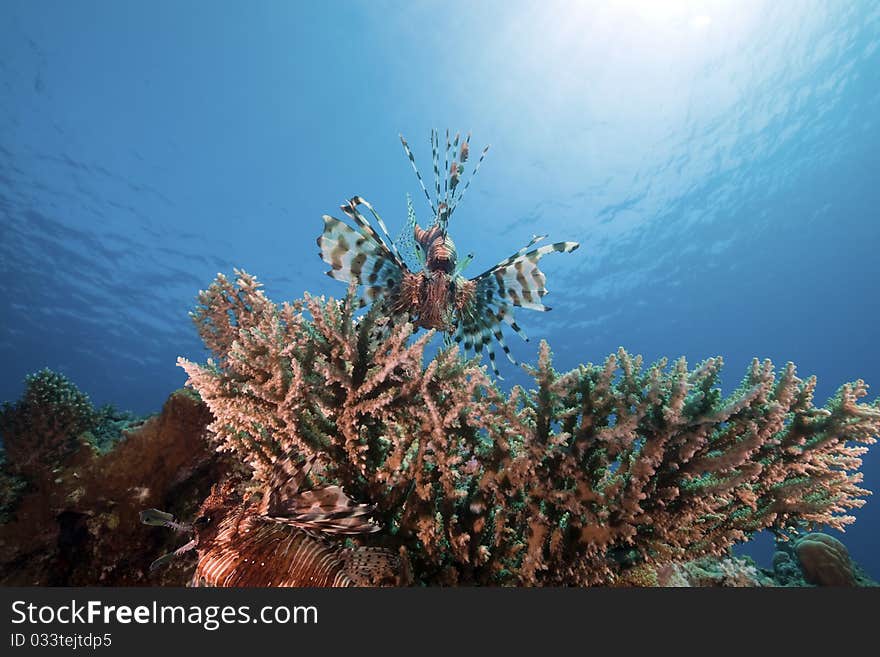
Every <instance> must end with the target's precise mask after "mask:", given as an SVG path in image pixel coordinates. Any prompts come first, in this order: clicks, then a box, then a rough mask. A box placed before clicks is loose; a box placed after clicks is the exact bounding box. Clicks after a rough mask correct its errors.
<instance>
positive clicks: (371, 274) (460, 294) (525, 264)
mask: <svg viewBox="0 0 880 657" xmlns="http://www.w3.org/2000/svg"><path fill="white" fill-rule="evenodd" d="M400 141H401V143H402V144H403V148H404V150H405V151H406V155H407V157H408V158H409V161H410V163H411V164H412V167H413V170H414V171H415V173H416V177H417V178H418V180H419V185H420V186H421V188H422V191H423V192H424V193H425V198H427V199H428V205H430V207H431V211H432V212H433V215H434V220H433V223H432V224H431V226H430V227H428V228H427V229H422V228H421V227H420V226H419V224H418V222H417V220H416V214H415V210H414V209H413V205H412V200H411V199H410V198H409V197H407V227H406V228H405V229H404V233H403V235H402V237H401V238H400V239H399V240H397V243H395V241H394V240H392V239H391V237H390V236H389V235H388V230H387V228H386V227H385V222H384V221H383V220H382V217H380V216H379V214H378V213H377V212H376V210H374V209H373V206H372V205H370V204H369V203H368V202H367V201H365V200H364V199H363V198H361V197H360V196H355V197H353V198H351V199H350V200H349V201H348V202H347V203H346V204H345V205H343V206H341V210H342V211H343V212H344V213H345V214H346V215H347V216H348V217H349V218H350V219H351V220H352V221H354V223H355V224H356V227H355V228H351V227H350V226H349V225H347V224H345V223H343V222H342V221H340V220H339V219H336V218H334V217H331V216H328V215H324V232H323V234H322V235H321V236H320V237H319V238H318V246H319V247H320V249H321V251H320V256H321V258H322V259H323V260H324V262H326V263H327V264H329V265H330V266H331V267H332V269H330V271H328V272H327V275H328V276H330V277H332V278H335V279H337V280H341V281H353V282H355V283H356V284H359V285H360V284H362V285H364V286H365V288H366V289H365V290H364V293H363V296H362V297H361V305H366V304H367V303H372V302H381V303H383V304H385V309H386V310H387V312H388V313H389V314H390V315H392V316H404V317H407V318H408V320H409V321H412V322H413V323H414V324H415V325H417V326H421V327H423V328H427V329H439V330H441V331H444V332H445V333H446V334H447V339H448V340H449V339H454V340H455V341H456V342H459V343H462V342H463V343H464V344H463V346H464V350H465V352H468V351H471V350H473V352H474V353H475V354H477V355H479V354H481V353H482V351H483V348H484V347H485V348H486V350H487V351H488V352H489V359H490V361H491V363H492V369H493V371H494V372H495V375H496V376H499V378H500V374H499V372H498V368H497V367H496V364H495V352H494V351H493V350H492V344H491V343H492V338H493V337H494V339H495V340H496V341H497V342H498V343H499V344H500V345H501V348H502V349H503V350H504V353H505V354H506V355H507V358H508V359H509V360H510V362H511V363H514V364H516V361H515V360H514V359H513V356H511V354H510V349H509V348H508V346H507V344H505V342H504V338H503V336H502V334H501V322H502V321H504V322H506V323H507V324H508V325H509V326H510V327H511V328H512V329H513V330H514V331H516V332H517V333H518V334H519V335H520V337H522V338H523V339H524V340H526V341H528V338H527V337H526V336H525V334H524V333H523V331H522V329H521V328H520V327H519V326H518V325H517V323H516V321H515V320H514V316H513V306H522V307H523V308H531V309H533V310H541V311H545V310H550V308H549V307H548V306H545V305H544V304H543V303H542V302H541V298H542V297H543V296H544V295H545V294H547V290H546V288H545V287H544V282H545V277H544V274H543V273H542V272H541V270H540V269H538V260H540V259H541V257H542V256H544V255H546V254H548V253H552V252H554V251H558V252H561V253H569V252H571V251H574V250H575V249H576V248H578V243H577V242H556V243H555V244H549V245H546V246H541V247H538V248H535V249H531V247H532V246H534V245H535V244H536V243H537V242H539V241H540V240H542V239H544V238H545V237H546V235H540V236H535V237H534V238H533V239H532V241H531V242H529V243H528V244H527V245H526V246H525V247H523V248H522V249H520V250H519V251H517V252H516V253H514V254H513V255H511V256H510V257H509V258H505V259H504V260H502V261H501V262H499V263H498V264H497V265H495V266H494V267H491V268H489V269H488V270H486V271H485V272H483V273H482V274H480V275H479V276H476V277H474V278H471V279H467V278H465V277H464V276H462V271H463V270H464V268H465V267H466V266H467V264H468V263H469V262H470V261H471V259H472V258H473V256H472V255H468V256H467V257H466V258H462V259H461V260H459V259H458V254H457V252H456V249H455V244H454V243H453V241H452V238H450V237H449V234H448V232H447V226H448V224H449V219H450V218H451V217H452V214H453V213H454V212H455V210H456V208H457V207H458V205H459V203H460V202H461V199H462V198H463V197H464V194H465V192H467V189H468V187H470V184H471V181H472V180H473V179H474V176H476V174H477V171H479V168H480V165H481V164H482V162H483V158H485V156H486V153H487V152H488V150H489V147H488V146H486V147H485V148H484V149H483V152H482V153H481V154H480V159H479V160H478V161H477V164H476V166H475V167H474V169H473V171H472V173H471V175H470V177H469V178H468V180H467V182H466V183H464V184H461V182H462V174H463V173H464V170H465V163H466V162H467V161H468V158H469V155H470V135H468V136H467V137H466V138H465V139H464V140H462V139H461V138H460V135H458V134H456V135H455V137H454V138H452V139H451V140H450V137H449V132H448V131H447V133H446V150H445V156H444V164H443V167H444V170H445V175H444V180H443V183H442V190H441V176H440V143H439V135H438V133H437V131H434V130H432V131H431V150H432V157H433V167H434V198H433V199H432V198H431V195H430V194H429V193H428V190H427V188H426V187H425V183H424V181H423V180H422V175H421V173H419V169H418V167H417V166H416V162H415V158H414V157H413V154H412V151H411V150H410V148H409V145H408V144H407V141H406V139H404V138H403V136H402V135H401V137H400ZM361 205H363V206H364V207H366V208H367V210H369V211H370V213H371V214H372V215H373V217H374V218H375V219H376V222H377V223H378V224H379V228H380V229H381V230H382V234H383V235H384V237H385V238H386V239H387V242H386V241H385V240H383V238H382V237H381V236H380V235H379V234H378V233H377V232H376V231H375V230H374V229H373V227H372V226H371V225H370V223H369V222H368V221H367V219H366V218H365V217H364V215H363V214H362V213H361V212H360V210H359V209H358V208H359V206H361ZM398 244H400V245H401V247H408V248H409V249H411V251H412V252H413V257H410V258H406V259H405V258H404V257H403V255H401V251H399V250H398ZM530 249H531V250H530Z"/></svg>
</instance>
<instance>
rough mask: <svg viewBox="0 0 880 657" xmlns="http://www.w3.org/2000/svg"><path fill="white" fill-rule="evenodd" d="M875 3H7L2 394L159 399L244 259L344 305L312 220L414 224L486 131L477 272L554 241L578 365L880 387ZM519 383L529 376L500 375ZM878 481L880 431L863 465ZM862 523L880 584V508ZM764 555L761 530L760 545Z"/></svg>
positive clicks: (560, 355)
mask: <svg viewBox="0 0 880 657" xmlns="http://www.w3.org/2000/svg"><path fill="white" fill-rule="evenodd" d="M878 46H880V6H878V5H877V4H875V3H870V2H856V3H842V2H835V1H833V0H824V1H823V0H784V1H781V2H778V1H774V2H771V1H769V0H768V1H760V0H755V1H748V0H729V1H723V0H718V1H716V2H712V1H705V2H697V1H692V2H686V1H674V0H668V1H664V2H655V1H654V0H632V1H629V2H627V1H621V2H570V3H569V2H510V1H505V2H497V1H496V2H481V3H467V2H456V1H452V0H445V1H443V2H433V1H432V2H429V1H423V2H419V3H395V2H374V1H370V2H367V1H364V2H354V1H349V2H334V3H293V2H282V1H275V2H269V1H265V2H258V3H244V2H209V1H207V0H202V1H193V2H185V3H182V2H177V1H173V0H159V1H156V2H149V3H145V2H139V3H136V2H117V1H111V0H103V1H97V0H81V1H79V2H75V3H74V2H64V1H60V0H59V1H48V0H20V1H17V0H4V2H2V3H0V290H2V294H0V363H2V375H0V399H8V400H12V399H16V398H18V396H19V395H20V393H21V389H22V380H23V378H24V376H25V375H26V374H28V373H30V372H33V371H35V370H37V369H40V368H42V367H46V366H48V367H51V368H53V369H55V370H58V371H61V372H63V373H65V374H66V375H68V376H69V377H70V378H71V379H73V380H74V381H75V382H76V383H77V384H78V385H79V386H80V388H81V389H83V390H84V391H86V392H87V393H88V394H89V395H90V396H91V398H92V400H93V401H94V402H96V403H98V404H103V403H113V404H115V405H117V406H120V407H123V408H127V409H130V410H133V411H136V412H139V413H148V412H154V411H156V410H158V409H159V408H160V407H161V404H162V402H163V401H164V399H165V398H166V397H167V395H168V393H169V392H170V391H172V390H173V389H175V388H177V387H179V386H180V385H181V384H182V383H183V381H184V380H185V376H184V373H183V372H182V371H181V370H180V369H178V368H177V367H175V359H176V357H177V356H178V355H184V356H187V357H190V358H193V359H201V358H203V357H204V353H203V351H202V346H201V343H200V341H199V339H198V337H197V335H196V333H195V331H194V329H193V327H192V325H191V323H190V320H189V318H188V316H187V312H188V311H189V310H190V309H191V308H192V307H193V305H194V298H195V295H196V294H197V292H198V290H200V289H202V288H205V287H207V286H208V285H209V284H210V282H211V281H212V279H213V278H214V276H215V275H216V273H217V272H224V273H227V274H231V272H232V269H233V267H239V268H244V269H246V270H247V271H249V272H250V273H252V274H255V275H257V276H258V277H259V278H260V279H261V280H262V281H263V282H264V283H265V286H266V290H267V293H268V294H269V296H270V297H271V298H273V299H275V300H277V301H281V300H285V299H292V298H296V297H299V296H301V294H302V293H303V292H304V291H310V292H313V293H316V294H330V295H337V296H338V295H342V294H343V293H344V286H343V285H342V284H340V283H338V282H336V281H333V280H331V279H329V278H328V277H326V276H325V275H324V271H325V270H326V268H327V267H326V265H325V264H324V263H322V262H321V261H320V259H319V258H318V256H317V254H316V252H317V247H316V245H315V238H316V237H317V236H318V235H319V234H320V232H321V228H322V222H321V215H322V214H324V213H331V214H333V213H335V214H337V215H338V214H339V213H338V212H337V211H336V209H337V207H338V205H339V204H340V202H342V201H343V200H345V199H346V198H348V197H350V196H352V195H354V194H360V195H362V196H364V197H365V198H367V199H368V200H370V201H371V202H372V204H373V205H374V206H375V207H376V208H377V209H378V210H379V212H380V213H382V214H383V216H384V218H385V220H386V222H387V223H388V224H389V228H390V230H391V232H392V233H393V234H396V233H397V231H398V230H399V229H400V228H401V227H402V225H403V222H404V221H405V218H406V205H405V195H406V193H408V192H409V193H411V194H412V195H413V199H414V201H415V203H416V208H417V211H418V213H419V216H420V217H421V218H423V219H424V218H426V217H427V216H428V214H429V213H428V211H427V205H426V204H425V203H424V199H423V198H422V197H421V193H420V191H419V189H418V186H417V182H416V179H415V177H414V176H413V175H412V171H411V169H410V166H409V163H408V162H407V160H406V158H405V157H404V155H403V152H402V150H401V148H400V144H399V142H398V133H403V134H404V135H406V136H407V137H408V139H409V141H410V143H411V145H412V146H413V149H414V151H415V155H416V158H417V159H418V161H419V162H420V163H421V165H422V169H423V171H424V172H425V173H429V161H430V147H429V145H428V134H429V131H430V129H431V128H433V127H437V128H441V129H445V128H447V127H450V128H453V129H460V130H465V131H466V130H472V131H473V144H474V146H477V147H481V146H482V145H483V144H486V143H491V144H492V148H491V150H490V153H489V155H488V156H487V159H486V162H485V163H484V166H483V168H482V170H481V172H480V174H479V177H478V178H477V179H476V180H475V182H474V185H473V187H472V188H471V190H470V191H469V192H468V196H467V198H466V200H465V201H464V203H463V204H462V206H461V207H460V208H459V210H458V211H457V212H456V215H455V217H454V221H453V224H452V225H451V227H450V230H451V232H452V235H453V237H454V238H455V241H456V243H457V245H458V247H459V251H460V252H463V253H466V252H473V253H474V255H475V261H474V263H473V264H472V265H471V266H470V268H469V270H468V271H470V272H473V273H477V272H479V271H482V270H483V269H485V268H487V267H489V266H491V265H492V264H494V263H495V262H497V261H498V260H500V259H501V258H503V257H505V256H507V255H509V254H510V253H512V252H513V251H515V250H517V249H518V248H519V247H521V246H523V245H524V244H526V243H527V242H528V240H529V239H530V238H531V237H532V235H533V234H535V233H549V234H550V237H551V239H571V240H577V241H579V242H580V243H581V249H580V250H578V251H576V252H575V253H573V254H570V255H556V254H553V255H551V256H548V257H547V258H545V259H544V260H542V269H543V270H544V271H545V273H546V274H547V278H548V288H549V289H550V290H551V294H550V295H549V296H548V297H547V298H546V302H547V303H548V304H549V305H551V306H553V307H554V310H553V312H552V313H549V314H539V313H532V312H529V311H527V310H520V311H519V312H518V313H517V320H518V322H519V323H520V324H521V325H522V326H523V328H524V329H525V330H526V332H527V333H528V334H529V335H530V336H531V337H532V338H533V340H532V342H530V343H529V344H523V343H521V342H520V341H519V339H518V338H516V336H515V335H510V336H509V337H508V342H509V343H510V344H511V347H512V349H513V351H514V353H515V355H516V356H517V357H518V358H519V359H521V360H524V361H531V360H534V356H535V353H536V347H537V342H538V339H539V338H544V339H547V340H548V341H549V342H550V343H551V345H552V346H553V349H554V352H555V357H556V364H557V367H558V368H559V369H563V368H569V367H572V366H574V365H576V364H577V363H580V362H586V361H593V362H596V361H601V360H602V359H604V358H605V356H606V355H607V354H608V353H611V352H612V351H614V350H616V349H617V347H618V346H621V345H622V346H624V347H626V348H627V349H628V350H630V351H631V352H636V353H641V354H643V355H644V356H645V358H646V360H648V361H653V360H656V359H657V358H660V357H661V356H669V357H677V356H680V355H684V356H686V357H687V359H688V361H689V362H691V363H696V362H698V361H700V360H702V359H704V358H706V357H709V356H715V355H722V356H723V357H724V359H725V362H726V370H725V375H724V386H725V389H726V390H727V391H729V390H732V389H733V388H734V387H735V386H736V385H737V384H738V383H739V381H740V379H741V378H742V376H743V374H744V373H745V369H746V367H747V366H748V364H749V363H750V361H751V359H752V358H753V357H759V358H765V357H766V358H771V359H773V360H774V362H775V363H777V365H778V366H782V365H783V364H784V363H785V362H786V361H789V360H791V361H794V362H795V363H797V365H798V368H799V372H800V374H801V375H803V376H805V375H809V374H815V375H817V376H818V378H819V385H818V390H817V399H818V400H819V401H820V402H821V403H824V401H825V400H826V399H827V398H828V397H829V396H830V395H832V394H833V393H834V391H835V390H836V389H837V387H838V386H839V385H840V384H841V383H844V382H847V381H851V380H854V379H857V378H864V379H865V380H866V381H868V383H873V384H874V386H875V387H874V388H873V390H872V395H871V397H870V398H871V399H873V398H874V396H875V394H876V393H880V351H878V348H877V328H876V323H877V321H878V319H880V305H878V294H877V289H878V287H877V286H878V283H877V281H878V276H880V261H878V258H877V255H876V250H877V246H878V245H880V216H878V212H877V208H878V206H880V181H878V166H880V155H878V153H880V49H878ZM502 368H504V369H503V370H502V373H503V374H505V376H506V381H507V383H512V382H521V381H524V379H523V378H522V377H521V376H520V375H519V374H518V373H517V371H516V370H515V369H514V368H513V367H511V366H508V365H506V364H503V365H502ZM864 472H865V484H866V486H867V487H868V488H870V489H874V490H878V489H880V448H878V449H874V450H872V452H871V453H869V454H868V456H867V457H866V458H865V466H864ZM856 516H857V518H858V520H857V522H856V524H855V525H854V526H853V527H852V528H851V529H849V530H848V531H847V533H846V535H845V536H844V537H843V539H844V541H845V542H846V544H847V546H848V547H849V549H850V551H851V553H852V555H853V556H854V557H855V558H856V559H857V560H858V561H859V562H861V563H862V564H863V565H864V566H865V567H866V568H867V570H868V572H869V573H871V574H873V575H874V576H875V577H877V576H878V575H880V500H877V499H874V500H871V499H869V502H868V504H867V506H866V507H865V508H863V509H861V510H859V511H857V512H856ZM748 549H749V550H752V551H753V553H754V554H756V556H757V557H758V558H759V561H762V562H763V565H767V560H768V555H769V550H770V549H771V547H770V545H769V541H768V540H766V539H764V540H763V541H762V540H758V541H757V542H756V544H755V545H754V546H750V547H749V548H748Z"/></svg>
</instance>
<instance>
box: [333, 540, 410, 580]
mask: <svg viewBox="0 0 880 657" xmlns="http://www.w3.org/2000/svg"><path fill="white" fill-rule="evenodd" d="M342 563H343V568H344V569H345V573H346V575H348V577H349V578H350V579H351V581H352V582H353V583H354V585H355V586H382V585H386V586H387V585H396V584H398V583H399V582H400V580H401V579H402V572H401V571H402V567H401V559H400V557H399V556H398V555H397V554H396V553H395V552H393V551H391V550H388V549H386V548H381V547H356V548H350V549H347V550H345V551H344V552H343V553H342Z"/></svg>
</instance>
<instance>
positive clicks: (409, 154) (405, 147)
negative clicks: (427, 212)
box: [399, 135, 437, 215]
mask: <svg viewBox="0 0 880 657" xmlns="http://www.w3.org/2000/svg"><path fill="white" fill-rule="evenodd" d="M399 137H400V143H401V144H403V150H404V151H406V156H407V157H408V158H409V163H410V164H411V165H412V168H413V171H415V172H416V178H418V179H419V185H421V187H422V191H423V192H425V198H426V199H428V205H430V206H431V211H432V212H433V213H434V215H436V214H437V208H436V207H434V202H433V201H432V200H431V195H430V194H428V188H427V187H425V181H424V180H422V174H421V173H420V172H419V168H418V167H417V166H416V159H415V158H414V157H413V154H412V151H411V150H410V149H409V144H408V143H407V141H406V139H404V138H403V135H399Z"/></svg>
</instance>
